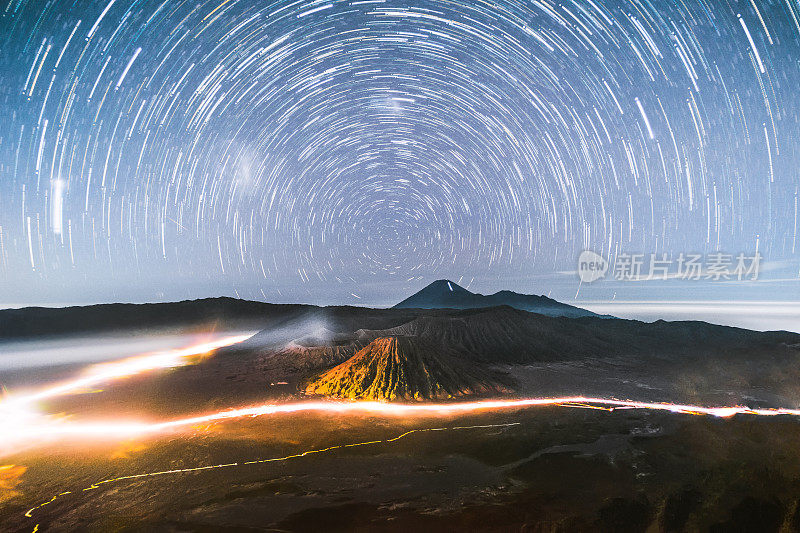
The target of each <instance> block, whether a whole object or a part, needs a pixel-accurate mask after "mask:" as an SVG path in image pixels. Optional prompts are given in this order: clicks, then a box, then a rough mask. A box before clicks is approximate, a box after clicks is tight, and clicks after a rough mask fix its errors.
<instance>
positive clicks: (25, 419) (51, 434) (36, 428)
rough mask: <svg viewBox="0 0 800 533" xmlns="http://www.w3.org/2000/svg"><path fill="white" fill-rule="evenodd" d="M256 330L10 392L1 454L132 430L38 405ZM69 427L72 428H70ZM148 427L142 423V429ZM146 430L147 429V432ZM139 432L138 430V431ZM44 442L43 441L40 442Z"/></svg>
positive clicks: (1, 421) (0, 416)
mask: <svg viewBox="0 0 800 533" xmlns="http://www.w3.org/2000/svg"><path fill="white" fill-rule="evenodd" d="M253 335H255V333H249V334H243V335H235V336H228V337H224V338H221V339H217V340H215V341H209V342H204V343H201V344H195V345H193V346H189V347H186V348H182V349H177V350H169V351H164V352H157V353H152V354H147V355H141V356H136V357H129V358H126V359H122V360H120V361H115V362H112V363H101V364H98V365H92V366H90V367H89V368H88V369H87V371H86V372H85V374H84V375H83V376H82V377H79V378H76V379H73V380H70V381H65V382H63V383H59V384H57V385H53V386H50V387H44V388H42V389H40V390H38V391H36V392H32V393H28V394H10V395H6V396H5V397H4V398H2V400H0V425H1V426H2V427H3V428H4V432H3V435H2V436H0V456H3V455H7V454H11V453H15V452H17V451H19V450H20V449H21V447H28V446H30V445H31V444H33V443H34V441H37V440H39V439H42V440H44V441H47V440H52V439H53V438H57V437H58V436H59V435H61V436H66V435H76V434H79V435H82V436H95V437H102V436H103V435H105V436H110V435H114V434H117V435H119V434H126V433H131V431H132V429H133V428H134V427H136V426H135V425H131V424H115V423H104V424H74V425H72V424H70V423H69V422H68V421H67V420H66V419H65V418H63V417H54V416H50V415H44V414H42V413H40V412H39V411H38V410H37V406H36V404H37V403H38V402H40V401H43V400H49V399H52V398H56V397H59V396H64V395H69V394H77V393H81V392H84V391H86V390H90V388H91V387H96V386H98V385H100V384H103V383H108V382H113V381H116V380H119V379H124V378H129V377H132V376H137V375H141V374H144V373H147V372H154V371H157V370H165V369H169V368H177V367H180V366H185V365H187V364H190V363H191V362H192V359H193V358H195V357H197V356H202V355H204V354H208V353H210V352H213V351H214V350H217V349H219V348H223V347H226V346H232V345H234V344H239V343H242V342H244V341H246V340H248V339H250V338H251V337H252V336H253ZM67 428H69V429H67ZM146 428H147V426H145V425H141V426H140V429H141V430H143V431H144V430H146ZM144 432H146V431H144ZM134 433H135V432H134ZM39 444H41V443H39Z"/></svg>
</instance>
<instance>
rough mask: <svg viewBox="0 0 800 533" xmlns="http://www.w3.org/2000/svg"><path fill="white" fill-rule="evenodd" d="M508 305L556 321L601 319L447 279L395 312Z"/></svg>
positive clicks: (550, 301) (542, 300)
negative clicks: (474, 289)
mask: <svg viewBox="0 0 800 533" xmlns="http://www.w3.org/2000/svg"><path fill="white" fill-rule="evenodd" d="M504 305H507V306H509V307H513V308H514V309H519V310H521V311H528V312H530V313H538V314H541V315H546V316H554V317H561V316H563V317H568V318H579V317H589V316H590V317H597V316H600V315H597V314H596V313H593V312H591V311H588V310H586V309H582V308H580V307H575V306H572V305H569V304H565V303H562V302H559V301H557V300H553V299H552V298H548V297H547V296H544V295H541V296H537V295H531V294H521V293H517V292H514V291H509V290H501V291H498V292H496V293H494V294H489V295H484V294H480V293H474V292H471V291H469V290H467V289H465V288H464V287H462V286H460V285H458V284H457V283H455V282H453V281H450V280H447V279H440V280H436V281H434V282H433V283H430V284H429V285H427V286H426V287H424V288H423V289H421V290H420V291H418V292H416V293H414V294H412V295H411V296H409V297H408V298H406V299H405V300H403V301H402V302H400V303H398V304H396V305H395V306H393V307H392V309H480V308H485V307H501V306H504Z"/></svg>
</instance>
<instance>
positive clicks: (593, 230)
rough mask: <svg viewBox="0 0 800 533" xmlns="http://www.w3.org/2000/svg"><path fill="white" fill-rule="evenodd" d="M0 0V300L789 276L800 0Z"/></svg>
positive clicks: (739, 288)
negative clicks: (723, 265) (655, 260)
mask: <svg viewBox="0 0 800 533" xmlns="http://www.w3.org/2000/svg"><path fill="white" fill-rule="evenodd" d="M2 1H3V3H2V4H0V14H1V15H0V43H2V49H0V54H1V55H0V305H3V306H11V305H27V304H42V303H48V304H64V303H91V302H109V301H137V302H138V301H160V300H175V299H184V298H198V297H204V296H216V295H230V296H239V297H242V298H249V299H258V300H267V301H281V302H309V303H334V302H336V303H342V304H356V305H386V304H391V303H394V302H397V301H399V300H402V299H403V298H405V296H407V295H408V294H409V293H410V292H413V291H415V290H418V289H419V288H421V287H423V286H424V285H426V284H427V283H429V282H430V281H433V280H435V279H438V278H449V279H453V280H454V281H460V282H461V284H462V285H464V286H465V287H468V288H470V289H472V290H475V291H479V292H494V291H496V290H500V289H512V290H517V291H519V292H528V293H539V294H541V293H544V294H550V295H551V296H553V297H556V298H559V299H561V300H566V301H570V302H571V301H574V299H576V298H577V300H578V301H583V300H591V301H611V300H614V299H618V300H619V299H622V300H636V301H663V300H678V301H685V300H706V299H709V300H712V299H713V300H758V301H773V300H781V301H787V300H789V301H791V300H797V299H798V296H800V283H799V282H798V270H800V249H799V247H800V243H798V239H797V230H798V227H797V225H798V187H800V124H799V123H798V119H800V3H799V2H797V0H771V1H764V0H743V1H738V2H736V1H702V0H686V1H681V0H675V1H660V0H650V1H647V0H642V1H639V0H630V1H617V2H611V1H603V0H562V1H558V2H556V1H550V0H532V1H496V2H491V1H482V0H429V1H398V0H367V1H357V0H346V1H344V0H342V1H330V0H323V1H299V2H283V1H279V2H269V1H245V0H238V1H237V0H213V1H210V2H205V1H202V0H194V1H178V0H169V1H163V2H153V1H131V0H111V1H110V2H109V1H106V0H102V1H81V0H75V1H68V0H54V1H49V2H39V1H26V0H2ZM584 250H594V251H596V252H598V253H600V254H602V255H604V256H607V257H612V258H613V257H615V256H617V255H619V254H621V253H644V254H649V253H656V252H657V253H662V252H663V253H668V254H670V255H671V256H675V255H677V254H679V253H683V252H697V253H702V254H708V253H712V252H716V251H724V252H726V253H729V254H738V253H740V252H741V253H747V254H753V253H755V252H758V253H760V254H763V257H764V264H763V271H762V275H761V279H760V280H759V281H758V282H754V281H744V282H738V281H735V280H733V281H730V280H729V281H725V280H722V281H720V280H697V281H680V280H668V281H663V282H658V281H650V282H646V281H632V282H616V281H613V280H606V281H601V282H598V283H596V284H592V285H586V284H584V285H582V286H580V285H579V280H578V277H577V275H576V273H575V270H576V265H577V257H578V255H579V254H580V253H581V252H582V251H584Z"/></svg>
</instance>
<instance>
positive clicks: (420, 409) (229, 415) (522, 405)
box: [0, 396, 800, 450]
mask: <svg viewBox="0 0 800 533" xmlns="http://www.w3.org/2000/svg"><path fill="white" fill-rule="evenodd" d="M553 406H556V407H580V408H589V409H603V410H607V411H614V410H616V409H638V410H651V411H665V412H671V413H676V414H685V415H706V416H714V417H719V418H730V417H733V416H736V415H755V416H770V417H772V416H800V409H784V408H780V409H752V408H749V407H743V406H737V407H703V406H697V405H683V404H672V403H652V402H638V401H631V400H615V399H606V398H592V397H584V396H572V397H564V398H531V399H517V400H486V401H476V402H461V403H438V404H395V403H381V402H367V401H350V402H343V401H317V402H298V403H284V404H266V405H259V406H253V407H246V408H241V409H230V410H225V411H219V412H216V413H210V414H205V415H199V416H192V417H188V418H179V419H174V420H168V421H164V422H150V423H148V422H136V421H131V422H119V421H94V422H72V421H69V420H49V419H46V420H44V421H42V423H36V422H35V421H34V422H33V423H28V424H23V425H21V426H19V427H18V428H17V429H16V430H15V431H11V432H7V433H6V434H5V435H4V436H2V437H0V450H3V449H6V450H8V449H10V448H13V444H14V443H20V442H26V443H30V442H32V441H35V442H38V443H40V444H41V443H44V442H46V441H54V440H59V439H67V438H73V439H83V438H89V439H91V440H93V441H97V440H111V441H115V440H121V439H127V438H131V437H142V436H150V435H158V434H166V433H174V432H179V431H181V430H186V429H191V428H193V427H195V426H201V425H207V424H212V423H217V422H224V421H229V420H236V419H243V418H256V417H265V416H275V415H283V414H297V413H330V414H335V415H344V414H355V415H358V414H361V415H380V416H386V417H437V416H455V415H460V414H468V413H480V412H487V411H493V412H497V411H503V410H513V409H527V408H534V407H553Z"/></svg>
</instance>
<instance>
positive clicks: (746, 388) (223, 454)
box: [0, 288, 800, 532]
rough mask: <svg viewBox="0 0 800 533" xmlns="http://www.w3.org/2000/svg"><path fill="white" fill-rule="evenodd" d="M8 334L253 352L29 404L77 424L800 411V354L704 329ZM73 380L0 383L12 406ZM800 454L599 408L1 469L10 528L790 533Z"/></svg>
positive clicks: (397, 423)
mask: <svg viewBox="0 0 800 533" xmlns="http://www.w3.org/2000/svg"><path fill="white" fill-rule="evenodd" d="M447 290H448V291H449V290H450V289H449V288H448V289H447ZM0 318H2V319H3V322H1V324H2V326H0V340H2V339H6V340H8V339H14V340H15V342H16V343H17V344H15V346H17V345H18V344H19V343H21V342H26V341H25V339H26V338H27V339H38V338H42V337H46V338H49V339H50V340H51V341H52V340H53V339H57V338H58V337H59V336H63V335H65V334H67V333H69V334H77V333H81V334H84V335H88V334H97V335H100V334H108V332H114V334H115V335H117V336H120V335H121V336H123V337H124V336H129V337H137V336H139V335H141V334H143V333H145V332H150V331H151V330H152V329H153V328H155V327H156V326H157V327H158V328H159V331H162V332H163V331H167V330H168V331H173V332H177V333H186V332H194V333H196V332H201V331H218V332H220V331H226V330H237V331H241V330H243V329H251V330H258V331H260V332H259V333H258V334H256V335H255V336H254V337H253V338H252V339H250V340H249V341H247V342H245V343H243V344H241V345H237V346H235V347H231V348H227V349H222V350H219V351H218V352H217V353H215V354H214V356H213V357H211V358H208V359H203V360H201V361H199V362H198V364H194V365H191V366H185V367H181V368H175V369H171V370H166V371H159V372H155V373H149V374H146V375H142V376H137V377H134V378H129V379H125V380H122V381H119V382H114V383H113V384H109V386H106V387H102V388H98V389H97V390H90V391H85V392H91V394H78V395H71V396H64V397H59V398H55V399H51V400H48V401H46V402H42V404H43V405H40V406H39V407H40V408H41V409H43V410H44V411H45V412H47V413H50V414H59V413H63V414H64V416H66V417H69V418H75V419H79V420H90V419H92V418H94V417H102V418H105V419H108V418H109V416H113V417H117V418H119V419H120V420H129V419H144V420H170V419H175V418H180V417H186V416H193V415H196V414H203V413H209V412H216V411H220V410H225V409H230V408H235V407H241V406H246V405H255V404H263V403H283V402H298V401H307V400H310V399H320V398H322V399H325V398H324V396H334V397H339V398H344V399H348V398H349V399H354V398H357V399H360V400H370V399H380V400H384V401H386V400H389V401H391V400H395V401H403V402H416V403H419V402H426V401H428V402H430V401H437V402H454V401H458V402H462V401H472V400H475V399H480V398H504V399H513V398H531V397H564V396H578V395H582V396H594V397H601V398H618V399H631V400H639V401H651V402H673V403H691V404H694V405H700V406H734V405H748V406H750V407H753V408H756V407H766V408H776V407H786V408H796V407H797V406H798V405H800V349H799V347H800V336H798V335H796V334H791V333H785V332H773V333H758V332H752V331H747V330H741V329H735V328H726V327H721V326H713V325H710V324H705V323H701V322H679V323H667V322H656V323H652V324H646V323H642V322H636V321H629V320H617V319H611V318H607V317H595V316H581V317H565V316H546V315H542V314H536V313H530V312H527V311H524V310H520V309H516V308H513V307H511V306H507V305H506V306H502V307H496V308H489V309H438V310H437V309H431V310H420V309H388V310H371V309H357V308H316V307H310V306H274V305H269V304H258V303H252V302H238V301H235V300H227V299H222V300H206V301H201V302H184V303H180V304H164V305H159V306H101V307H94V308H83V309H72V310H26V311H13V312H5V314H4V315H3V314H0ZM14 324H18V325H21V326H20V328H22V329H14ZM48 328H49V329H48ZM115 338H116V337H115ZM48 346H50V345H48ZM80 368H81V366H80V365H72V366H69V365H65V366H62V367H58V368H49V369H34V370H30V371H28V370H26V371H24V372H23V371H21V372H16V373H7V374H6V375H0V383H2V384H4V385H5V384H12V386H11V389H12V392H14V391H15V390H17V389H19V388H21V387H24V386H25V385H40V384H42V383H47V382H50V381H52V380H56V379H59V378H61V377H66V376H71V375H74V374H75V373H76V372H78V371H80ZM12 374H13V375H12ZM26 376H27V377H26ZM321 395H323V396H321ZM3 430H4V428H0V431H3ZM12 430H13V428H12ZM798 442H800V419H798V418H795V417H790V416H774V417H764V416H755V415H738V416H736V417H734V418H729V419H719V418H713V417H709V416H698V415H691V414H671V413H668V412H657V411H644V410H631V409H627V410H626V409H617V410H615V411H613V412H612V411H607V410H602V409H597V408H589V407H588V406H584V408H577V407H576V406H573V407H538V408H530V409H514V410H505V411H483V412H480V414H476V413H471V414H468V415H462V416H450V415H448V416H444V415H438V416H436V415H430V416H427V415H426V416H417V417H414V418H402V417H399V416H366V415H361V414H359V415H356V414H346V415H344V414H335V413H329V414H319V413H318V414H309V413H296V414H281V415H270V416H262V417H258V418H243V419H235V420H229V421H226V422H217V423H203V424H198V425H196V426H195V427H192V428H190V430H189V431H183V432H179V433H175V432H167V433H165V434H161V435H151V436H149V437H147V438H139V439H134V440H126V441H123V442H120V441H119V440H113V439H110V440H108V441H104V442H93V441H86V440H83V441H80V442H77V443H74V442H73V443H69V442H64V443H59V444H57V445H47V446H38V445H37V443H36V442H31V443H30V444H31V446H30V447H29V448H25V449H24V450H22V451H18V452H15V453H14V454H9V455H5V456H3V457H0V465H5V466H0V530H2V531H14V532H16V531H33V530H34V529H35V528H37V527H38V531H104V532H105V531H148V532H149V531H175V532H178V531H196V532H217V531H221V532H225V531H231V532H233V531H236V532H240V531H241V532H248V531H409V530H414V529H415V528H416V529H417V530H419V531H534V532H558V531H565V532H566V531H570V532H572V531H613V532H617V531H623V532H624V531H719V532H728V531H754V532H755V531H758V532H762V531H767V532H769V531H800V506H799V505H798V501H800V447H798V446H797V443H798ZM26 513H27V514H28V516H26Z"/></svg>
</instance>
